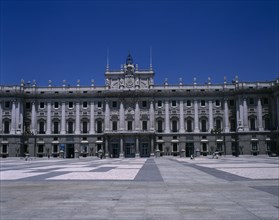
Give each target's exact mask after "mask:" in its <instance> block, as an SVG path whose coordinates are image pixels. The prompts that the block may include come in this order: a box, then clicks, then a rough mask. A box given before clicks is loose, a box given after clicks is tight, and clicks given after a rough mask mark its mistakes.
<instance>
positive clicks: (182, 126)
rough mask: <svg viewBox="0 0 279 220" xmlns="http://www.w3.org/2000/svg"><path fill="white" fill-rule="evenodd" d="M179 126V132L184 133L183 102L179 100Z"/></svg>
mask: <svg viewBox="0 0 279 220" xmlns="http://www.w3.org/2000/svg"><path fill="white" fill-rule="evenodd" d="M179 124H180V129H179V132H180V133H184V132H185V128H184V102H183V100H180V103H179Z"/></svg>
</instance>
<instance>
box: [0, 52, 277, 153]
mask: <svg viewBox="0 0 279 220" xmlns="http://www.w3.org/2000/svg"><path fill="white" fill-rule="evenodd" d="M154 74H155V73H154V71H153V68H152V65H150V68H149V69H147V70H140V69H138V65H135V64H134V63H133V59H132V56H131V55H130V54H129V55H128V57H127V59H126V63H125V64H124V65H121V69H120V70H117V71H112V70H110V69H109V66H107V68H106V71H105V85H104V86H95V85H94V81H93V80H92V84H91V85H90V86H87V87H83V86H80V83H79V81H78V82H77V86H66V82H65V81H64V82H63V85H62V86H61V87H57V86H52V84H51V81H49V85H48V86H47V87H39V86H37V85H36V82H35V81H34V82H33V83H27V84H25V83H24V81H22V82H21V84H20V85H19V86H1V90H0V134H1V135H0V146H1V151H0V153H1V155H2V156H3V157H5V156H24V155H25V154H29V155H31V156H35V157H45V156H54V157H57V156H63V157H66V158H71V157H77V156H95V155H98V152H99V153H103V154H104V156H106V157H149V156H154V155H156V156H164V155H173V156H182V157H184V156H187V157H189V156H190V155H196V156H199V155H208V154H212V153H213V152H215V151H219V152H221V153H222V154H226V155H239V154H253V155H258V154H270V153H277V154H278V146H279V141H278V136H279V130H278V129H279V79H277V80H274V81H270V82H239V81H238V78H237V77H236V78H235V80H234V81H233V82H232V83H228V82H226V79H224V83H223V84H212V83H211V80H210V78H209V79H208V82H207V83H206V84H203V85H200V84H197V83H196V80H195V79H194V82H193V84H191V85H184V84H183V83H182V81H181V80H180V82H179V84H178V85H169V84H168V82H167V80H166V81H165V82H164V84H163V85H155V84H154Z"/></svg>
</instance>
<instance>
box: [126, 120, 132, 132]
mask: <svg viewBox="0 0 279 220" xmlns="http://www.w3.org/2000/svg"><path fill="white" fill-rule="evenodd" d="M132 125H133V123H132V121H128V128H127V130H128V131H131V130H133V127H132Z"/></svg>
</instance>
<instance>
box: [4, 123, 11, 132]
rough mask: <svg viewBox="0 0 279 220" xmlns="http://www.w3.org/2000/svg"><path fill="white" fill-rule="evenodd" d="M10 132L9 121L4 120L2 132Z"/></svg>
mask: <svg viewBox="0 0 279 220" xmlns="http://www.w3.org/2000/svg"><path fill="white" fill-rule="evenodd" d="M9 133H10V122H9V121H5V122H4V134H9Z"/></svg>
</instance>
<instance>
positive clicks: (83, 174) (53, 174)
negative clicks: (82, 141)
mask: <svg viewBox="0 0 279 220" xmlns="http://www.w3.org/2000/svg"><path fill="white" fill-rule="evenodd" d="M147 160H148V161H149V164H150V163H151V162H152V161H154V160H153V159H146V158H133V159H103V160H99V159H96V158H94V159H92V158H86V159H83V158H82V159H67V160H65V159H49V160H40V159H34V160H28V161H25V160H18V159H7V160H2V161H1V171H0V178H1V180H25V181H28V180H38V181H42V180H134V179H135V178H136V177H137V178H136V180H138V181H140V180H142V178H143V179H144V178H145V176H146V175H147V176H148V169H147V168H143V165H144V164H145V163H146V162H147ZM141 169H142V171H141V172H140V174H139V171H140V170H141ZM155 170H156V169H155ZM146 171H147V172H146ZM150 172H153V174H154V169H152V171H151V170H150ZM158 172H159V171H158ZM138 174H139V175H138ZM137 175H138V176H137ZM157 176H158V173H157ZM150 178H151V179H149V180H155V179H154V178H153V179H152V177H150ZM155 178H157V177H155Z"/></svg>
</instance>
